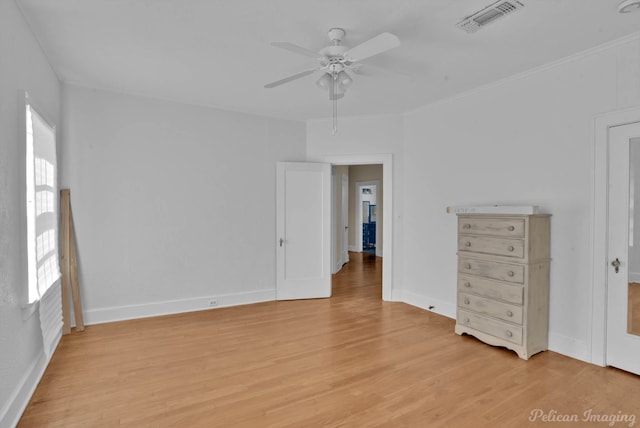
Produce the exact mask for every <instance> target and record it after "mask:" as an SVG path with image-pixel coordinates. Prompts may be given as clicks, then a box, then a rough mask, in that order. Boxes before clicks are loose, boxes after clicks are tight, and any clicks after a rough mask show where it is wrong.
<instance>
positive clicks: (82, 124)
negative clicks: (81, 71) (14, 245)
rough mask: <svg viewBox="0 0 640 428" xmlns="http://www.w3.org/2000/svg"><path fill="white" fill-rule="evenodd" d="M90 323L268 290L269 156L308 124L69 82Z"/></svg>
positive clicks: (300, 139) (68, 178)
mask: <svg viewBox="0 0 640 428" xmlns="http://www.w3.org/2000/svg"><path fill="white" fill-rule="evenodd" d="M64 95H65V97H64V109H65V110H64V112H65V121H64V131H65V135H66V138H65V144H64V147H63V161H64V173H63V177H62V185H63V186H68V187H69V188H70V189H71V203H72V209H73V218H74V222H75V227H76V236H77V241H78V252H79V265H80V266H79V269H80V283H81V293H82V294H83V295H82V299H83V304H84V308H85V317H86V320H87V322H88V323H95V322H103V321H109V320H114V319H123V318H135V317H142V316H150V315H156V314H161V313H171V312H180V311H188V310H197V309H205V308H207V306H208V301H209V299H210V298H217V299H218V303H219V304H218V305H219V306H227V305H232V304H241V303H250V302H255V301H264V300H273V299H274V297H275V245H276V238H275V171H276V161H279V160H288V161H295V160H303V159H304V157H305V145H304V140H305V125H304V123H301V122H291V121H283V120H275V119H266V118H260V117H257V116H251V115H245V114H238V113H231V112H226V111H222V110H215V109H209V108H203V107H195V106H188V105H182V104H177V103H172V102H166V101H160V100H155V99H149V98H141V97H135V96H129V95H123V94H118V93H112V92H104V91H98V90H92V89H86V88H80V87H75V86H65V94H64Z"/></svg>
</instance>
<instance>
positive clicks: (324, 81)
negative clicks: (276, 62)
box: [264, 28, 400, 134]
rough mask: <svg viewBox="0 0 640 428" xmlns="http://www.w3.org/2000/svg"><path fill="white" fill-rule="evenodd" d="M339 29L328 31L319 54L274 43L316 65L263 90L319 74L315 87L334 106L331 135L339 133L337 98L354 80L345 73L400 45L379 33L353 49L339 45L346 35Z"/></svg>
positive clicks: (396, 40) (393, 38)
mask: <svg viewBox="0 0 640 428" xmlns="http://www.w3.org/2000/svg"><path fill="white" fill-rule="evenodd" d="M346 34H347V33H346V31H345V30H344V29H342V28H331V29H330V30H329V32H328V36H329V40H330V41H331V44H330V45H329V46H327V47H325V48H322V49H321V50H320V51H318V52H317V53H316V52H313V51H312V50H310V49H306V48H303V47H301V46H298V45H295V44H293V43H289V42H273V43H271V45H272V46H275V47H278V48H282V49H285V50H288V51H290V52H294V53H297V54H299V55H303V56H306V57H312V58H315V59H317V60H318V62H319V65H318V67H316V68H313V69H311V70H305V71H302V72H300V73H297V74H294V75H292V76H289V77H285V78H284V79H280V80H276V81H275V82H271V83H268V84H266V85H264V87H265V88H275V87H276V86H280V85H283V84H285V83H288V82H291V81H293V80H297V79H300V78H302V77H304V76H308V75H310V74H313V73H315V72H318V71H321V72H322V75H321V76H320V78H319V79H318V80H316V86H317V87H318V88H320V89H323V90H326V91H328V93H329V100H331V101H332V106H333V133H334V134H335V133H336V132H337V130H338V104H337V101H338V99H340V98H342V97H344V94H345V92H346V90H347V88H348V87H349V86H351V84H352V83H353V78H352V77H351V76H350V75H349V74H347V70H350V71H354V72H356V71H357V70H358V69H359V68H360V67H361V66H362V65H363V64H360V63H359V61H361V60H363V59H367V58H370V57H372V56H374V55H378V54H380V53H382V52H385V51H387V50H389V49H393V48H395V47H396V46H398V45H399V44H400V40H399V39H398V37H396V36H395V35H393V34H391V33H382V34H379V35H377V36H376V37H374V38H372V39H369V40H367V41H365V42H363V43H361V44H359V45H357V46H355V47H353V48H349V47H348V46H344V45H342V44H341V43H342V39H344V37H345V36H346Z"/></svg>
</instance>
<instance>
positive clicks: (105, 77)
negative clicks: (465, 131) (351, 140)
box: [15, 0, 640, 120]
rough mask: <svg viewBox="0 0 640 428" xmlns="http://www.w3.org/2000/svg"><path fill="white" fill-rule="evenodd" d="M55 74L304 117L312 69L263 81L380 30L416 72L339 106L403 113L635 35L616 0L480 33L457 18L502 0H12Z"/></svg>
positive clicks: (630, 17)
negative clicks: (336, 41)
mask: <svg viewBox="0 0 640 428" xmlns="http://www.w3.org/2000/svg"><path fill="white" fill-rule="evenodd" d="M15 1H16V2H17V3H18V4H19V5H20V7H21V9H22V10H23V12H24V14H25V16H26V18H27V21H28V22H29V23H30V25H31V26H32V28H33V30H34V32H35V33H36V35H37V37H38V39H39V40H40V43H41V44H42V47H43V49H44V50H45V52H46V54H47V56H48V57H49V60H50V62H51V64H52V66H53V68H54V69H55V71H56V73H58V76H59V77H60V78H61V79H62V80H64V81H66V82H72V83H76V84H80V85H85V86H90V87H96V88H102V89H109V90H115V91H122V92H127V93H134V94H140V95H147V96H152V97H158V98H162V99H169V100H175V101H179V102H185V103H190V104H197V105H206V106H212V107H219V108H223V109H228V110H236V111H242V112H249V113H256V114H261V115H266V116H274V117H283V118H290V119H296V120H305V119H309V118H318V117H327V116H330V115H331V104H330V102H329V100H328V97H327V94H326V93H324V92H321V91H320V90H319V89H317V88H316V86H315V84H314V82H315V80H316V79H317V77H314V76H313V75H312V76H307V77H304V78H302V79H299V80H296V81H294V82H291V83H289V84H287V85H283V86H280V87H277V88H273V89H265V88H264V87H263V86H264V84H266V83H269V82H272V81H274V80H278V79H280V78H283V77H286V76H288V75H291V74H294V73H296V72H299V71H302V70H305V69H307V68H310V67H313V66H314V65H315V64H314V60H313V59H309V58H305V57H303V56H300V55H296V54H294V53H291V52H288V51H285V50H282V49H278V48H275V47H272V46H270V44H269V42H271V41H288V42H292V43H295V44H297V45H300V46H303V47H306V48H309V49H311V50H314V51H316V50H319V49H321V48H323V47H324V46H326V45H328V44H329V40H328V38H327V36H326V33H327V30H328V29H329V28H331V27H342V28H344V29H345V30H346V32H347V36H346V38H345V40H344V44H346V45H349V46H355V45H357V44H359V43H361V42H363V41H365V40H367V39H369V38H371V37H373V36H375V35H377V34H379V33H381V32H384V31H388V32H391V33H394V34H396V35H397V36H398V37H399V38H400V40H401V42H402V44H401V46H399V47H397V48H395V49H393V50H391V51H388V52H386V53H384V54H382V55H379V56H377V57H373V58H371V59H369V60H368V61H367V62H368V63H370V64H372V65H377V66H379V67H385V68H388V69H395V70H398V71H402V72H404V73H408V74H410V75H411V76H412V77H411V78H408V77H405V76H402V75H398V74H394V73H380V72H378V71H376V72H371V73H370V74H368V75H356V76H354V83H353V85H352V86H351V87H350V88H349V90H348V92H347V94H346V96H345V97H344V98H343V99H341V100H340V101H339V107H338V108H339V113H340V115H341V116H344V115H369V114H387V113H401V112H405V111H407V110H411V109H413V108H415V107H418V106H421V105H424V104H428V103H430V102H433V101H435V100H438V99H442V98H446V97H449V96H452V95H455V94H457V93H460V92H463V91H466V90H469V89H471V88H474V87H478V86H481V85H484V84H488V83H491V82H494V81H496V80H499V79H502V78H505V77H507V76H510V75H514V74H517V73H519V72H523V71H525V70H528V69H531V68H534V67H537V66H540V65H543V64H546V63H549V62H552V61H555V60H558V59H560V58H563V57H566V56H569V55H571V54H573V53H576V52H580V51H583V50H585V49H588V48H591V47H593V46H597V45H600V44H602V43H606V42H608V41H611V40H615V39H617V38H620V37H623V36H626V35H629V34H631V33H634V32H638V31H640V11H637V12H634V13H628V14H624V15H623V14H619V13H617V4H618V2H619V0H520V1H521V2H523V3H524V4H525V7H524V8H523V9H521V10H519V11H517V12H515V13H513V14H511V15H508V16H506V17H504V18H502V19H500V20H498V21H496V22H494V23H492V24H490V25H488V26H487V27H485V28H483V29H481V30H480V31H479V32H477V33H474V34H467V33H465V32H464V31H462V30H460V29H458V28H456V27H455V24H456V23H457V22H458V21H460V20H461V19H462V18H463V17H465V16H468V15H470V14H471V13H473V12H475V11H477V10H479V9H481V8H483V7H484V6H486V5H488V4H490V3H492V2H493V1H494V0H323V1H319V0H235V1H233V0H55V1H52V0H15Z"/></svg>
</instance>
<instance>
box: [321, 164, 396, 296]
mask: <svg viewBox="0 0 640 428" xmlns="http://www.w3.org/2000/svg"><path fill="white" fill-rule="evenodd" d="M308 162H322V163H328V164H331V165H332V166H333V167H338V166H340V167H350V166H364V165H379V166H381V167H382V180H381V181H380V187H379V189H378V190H379V194H380V193H381V194H382V195H383V197H384V204H383V206H382V207H380V206H379V207H378V209H377V226H378V228H379V230H377V233H378V236H379V238H380V239H379V240H378V242H377V245H376V247H377V248H376V251H377V252H378V253H379V255H380V258H381V261H382V299H383V300H387V301H392V300H399V296H395V297H394V295H393V221H392V219H393V155H391V154H359V155H348V154H344V155H315V156H312V157H310V158H309V159H308ZM332 179H333V180H332V184H333V186H332V201H333V205H334V209H333V210H332V215H331V217H332V221H333V225H332V227H331V228H330V233H329V234H330V236H331V241H332V242H331V245H330V248H331V252H332V254H331V261H332V264H331V266H332V271H337V270H338V264H339V263H336V260H339V259H340V257H339V254H340V253H341V252H342V251H341V250H342V247H340V246H338V245H339V243H338V242H336V241H337V240H338V238H337V236H340V235H342V234H340V233H337V232H336V229H337V228H338V225H339V222H338V218H339V217H338V215H337V213H339V212H340V211H338V212H336V211H335V206H336V205H337V202H336V195H340V193H338V192H337V191H336V187H335V186H336V183H338V182H342V178H341V177H337V176H335V175H333V176H332ZM349 180H351V177H350V178H349ZM361 181H366V180H361ZM343 230H344V229H343ZM351 233H354V232H353V231H352V230H348V234H349V236H350V235H351ZM342 236H343V235H342ZM382 246H384V248H382ZM349 250H351V248H349ZM336 253H337V254H336ZM340 267H341V264H340Z"/></svg>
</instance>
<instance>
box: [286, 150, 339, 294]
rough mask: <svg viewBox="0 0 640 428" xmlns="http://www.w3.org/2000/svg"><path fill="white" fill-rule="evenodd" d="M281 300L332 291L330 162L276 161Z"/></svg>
mask: <svg viewBox="0 0 640 428" xmlns="http://www.w3.org/2000/svg"><path fill="white" fill-rule="evenodd" d="M276 211H277V213H276V221H277V226H276V231H277V240H278V242H277V244H276V245H277V255H276V259H277V263H276V265H277V281H276V298H277V299H278V300H291V299H312V298H320V297H330V296H331V165H329V164H321V163H301V162H278V166H277V188H276Z"/></svg>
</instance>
